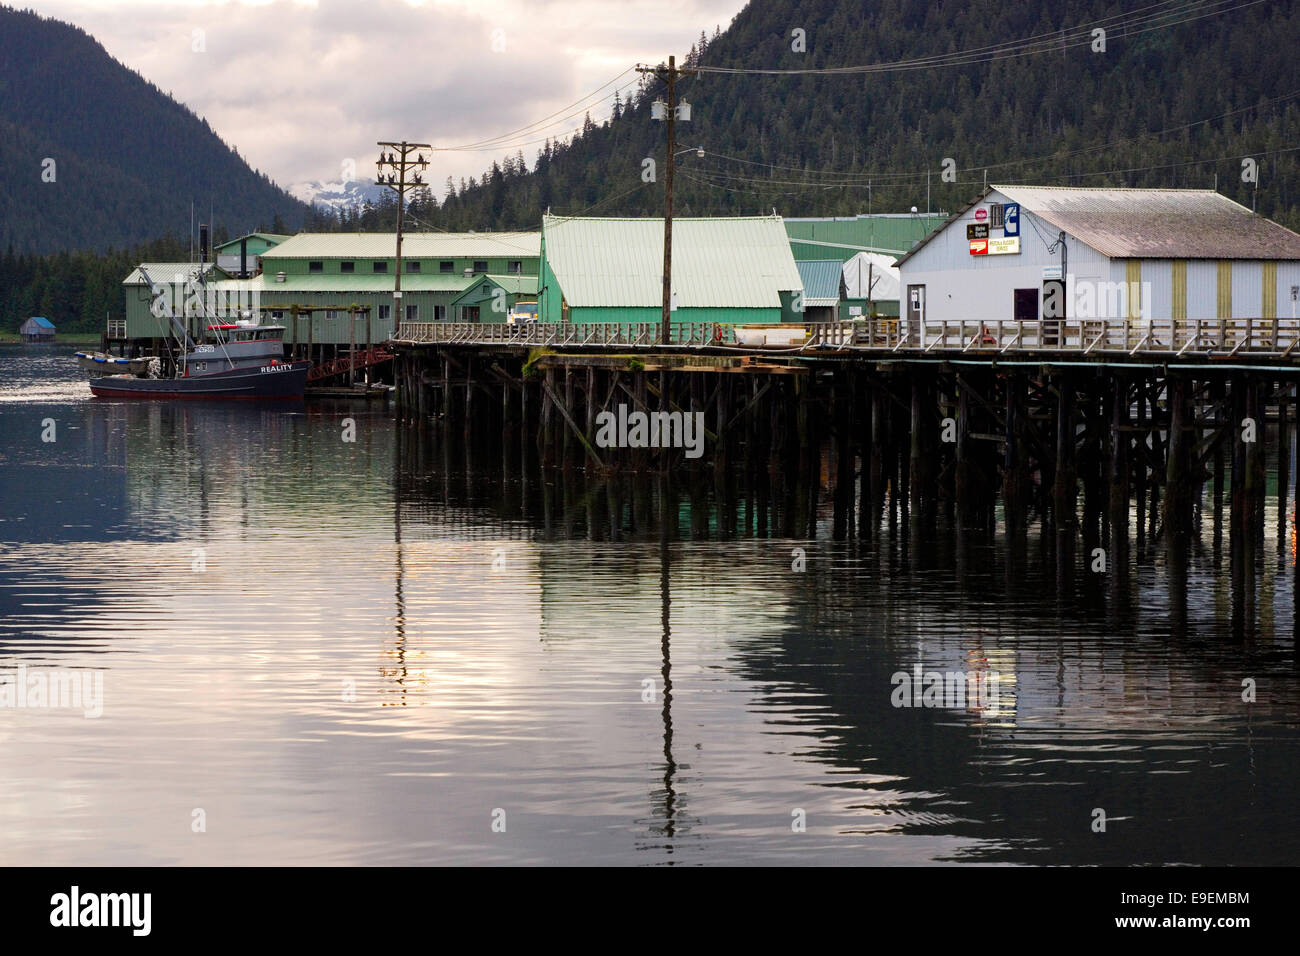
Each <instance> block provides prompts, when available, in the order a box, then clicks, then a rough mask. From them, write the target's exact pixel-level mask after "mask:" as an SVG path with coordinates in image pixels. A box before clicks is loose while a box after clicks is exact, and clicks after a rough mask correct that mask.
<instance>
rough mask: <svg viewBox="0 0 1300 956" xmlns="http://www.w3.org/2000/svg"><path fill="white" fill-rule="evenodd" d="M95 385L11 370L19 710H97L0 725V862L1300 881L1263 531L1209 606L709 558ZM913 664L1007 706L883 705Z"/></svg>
mask: <svg viewBox="0 0 1300 956" xmlns="http://www.w3.org/2000/svg"><path fill="white" fill-rule="evenodd" d="M69 351H70V350H69V349H67V348H63V347H55V348H50V347H9V346H6V347H0V677H2V676H4V675H6V674H7V675H10V679H13V675H17V674H18V673H20V671H19V668H20V667H21V668H25V671H23V672H22V673H26V674H28V675H30V674H33V673H37V674H49V673H55V672H57V673H60V674H71V673H74V672H75V673H76V674H77V675H79V676H82V675H92V674H98V675H101V676H102V701H101V703H102V714H101V715H100V716H98V717H87V716H85V713H84V709H82V708H72V707H64V708H56V707H36V706H8V707H0V766H3V767H4V771H5V772H4V774H3V775H0V832H3V833H4V835H5V839H4V841H3V844H0V863H4V864H170V863H186V864H309V863H324V864H347V863H358V864H395V863H417V864H418V863H512V864H515V863H518V864H529V863H561V864H567V863H615V864H635V865H640V864H670V863H678V864H733V863H739V864H750V863H777V864H822V863H836V864H924V863H943V864H961V863H990V864H1097V863H1103V864H1154V863H1179V864H1234V863H1241V864H1260V863H1294V862H1295V860H1296V859H1298V858H1300V814H1298V813H1297V804H1296V800H1295V792H1296V789H1297V785H1298V784H1300V681H1298V679H1297V677H1298V675H1297V656H1296V635H1297V621H1298V619H1297V609H1296V601H1295V594H1296V567H1295V560H1294V554H1293V550H1292V545H1291V542H1290V538H1289V533H1287V532H1286V531H1284V532H1283V534H1282V535H1281V540H1280V542H1279V539H1278V537H1276V536H1275V532H1276V529H1277V528H1278V526H1279V522H1278V515H1277V514H1276V512H1275V510H1270V512H1269V516H1268V522H1267V527H1268V528H1269V531H1268V537H1267V539H1266V546H1265V547H1264V549H1263V553H1262V557H1261V559H1260V562H1259V566H1258V568H1257V573H1256V579H1255V582H1254V584H1255V589H1256V590H1255V592H1254V595H1253V600H1252V601H1251V602H1242V601H1240V600H1238V598H1239V597H1240V595H1236V594H1234V592H1233V583H1232V581H1231V578H1230V575H1229V572H1228V547H1227V533H1226V530H1224V532H1223V534H1222V536H1221V537H1220V538H1216V536H1215V534H1214V529H1213V527H1212V521H1211V520H1210V517H1209V516H1208V515H1206V516H1205V517H1204V518H1203V520H1202V521H1201V525H1200V529H1201V530H1200V536H1199V538H1198V539H1197V540H1196V541H1195V542H1194V546H1193V548H1192V549H1191V551H1190V552H1189V554H1188V555H1187V563H1186V570H1185V572H1184V571H1182V570H1181V569H1176V568H1174V567H1172V566H1171V564H1170V563H1169V562H1168V560H1167V557H1166V555H1165V554H1164V552H1163V551H1162V550H1161V549H1160V548H1158V547H1154V546H1152V545H1151V544H1150V543H1147V544H1145V545H1143V546H1141V547H1138V546H1137V544H1136V542H1134V546H1133V551H1132V554H1131V557H1130V560H1129V562H1128V565H1127V567H1126V568H1125V569H1124V570H1123V571H1122V572H1120V573H1110V574H1107V575H1093V574H1090V573H1088V571H1087V568H1086V567H1085V564H1086V562H1085V560H1084V558H1083V557H1080V559H1079V561H1080V567H1079V570H1078V573H1077V574H1071V575H1063V574H1061V573H1059V572H1060V569H1059V568H1057V567H1056V566H1055V564H1054V557H1053V555H1054V549H1053V547H1052V543H1051V542H1044V541H1040V539H1039V538H1038V536H1037V533H1036V529H1031V531H1030V533H1029V536H1028V538H1027V539H1026V540H1024V541H1023V542H1022V543H1021V544H1018V545H1017V544H1013V543H1010V542H1008V541H1007V540H1006V539H1005V538H1004V536H1003V535H1002V534H1001V532H1000V531H999V533H997V534H996V535H994V536H993V537H992V538H991V539H984V538H970V537H961V536H958V535H957V534H956V533H955V532H952V531H951V530H949V529H948V528H947V527H946V525H944V524H943V523H942V522H941V523H940V527H939V529H938V531H937V532H936V533H935V534H933V535H927V536H926V537H925V539H924V540H922V539H921V538H919V537H918V536H917V535H915V534H912V533H909V532H908V531H905V530H898V529H896V530H894V531H892V532H891V531H890V529H889V528H888V527H887V526H886V525H883V524H882V527H881V531H880V534H879V535H878V536H877V537H876V538H875V539H874V540H873V541H872V542H869V543H854V542H849V543H836V542H832V541H830V540H828V538H829V514H827V515H826V520H825V522H823V530H824V532H825V533H824V534H823V535H821V536H819V537H818V538H817V539H815V540H791V539H785V538H773V537H759V536H757V535H751V534H748V533H746V531H745V528H746V520H745V519H744V517H743V516H742V518H741V520H740V521H739V527H740V530H739V532H738V533H736V534H734V535H729V534H720V533H718V530H717V529H718V522H717V520H716V519H717V514H716V509H715V508H714V507H713V505H712V503H711V502H710V501H700V500H699V499H698V498H697V499H695V500H694V502H692V499H691V497H690V495H688V494H686V493H684V492H681V493H679V489H677V488H676V486H675V485H669V486H667V487H660V485H659V483H658V481H657V479H649V480H648V481H645V482H641V483H639V487H638V483H631V485H630V486H629V487H626V488H623V487H620V488H619V489H618V490H617V492H615V490H614V489H612V488H609V487H605V486H599V485H595V484H586V483H584V481H585V480H584V479H583V478H582V477H581V476H570V477H569V478H564V477H563V476H562V475H557V476H555V478H554V479H553V480H552V481H551V483H550V484H547V483H546V482H543V481H542V480H541V478H540V477H539V476H537V475H533V476H532V477H530V478H529V479H527V480H521V479H520V478H518V477H517V476H516V475H514V474H513V473H512V472H511V471H510V470H509V469H505V470H504V471H503V468H502V466H501V461H500V459H497V460H496V461H495V462H494V461H492V460H486V461H484V460H482V459H475V458H473V457H469V456H466V455H465V454H464V453H463V452H461V451H457V450H455V449H450V448H448V449H446V450H445V454H444V453H443V450H441V449H440V450H439V451H438V452H437V453H436V454H432V455H429V456H428V460H427V462H426V463H425V464H424V465H422V466H421V467H420V468H419V469H413V468H411V467H409V466H403V467H402V468H399V467H398V462H399V461H401V462H408V461H409V460H410V458H411V456H410V446H411V442H412V441H413V439H412V437H411V436H410V434H409V433H407V432H405V431H404V430H403V429H401V428H400V427H399V426H398V425H397V424H396V423H395V422H394V421H393V420H392V418H391V417H390V416H389V415H388V414H387V413H386V412H385V411H384V410H382V409H381V408H380V407H378V406H371V407H366V406H363V405H360V404H353V405H337V406H330V405H318V404H307V405H296V406H293V405H291V406H287V407H286V406H278V407H270V406H267V407H249V406H241V405H239V404H229V405H220V404H183V403H178V404H162V403H156V404H147V403H114V402H104V401H97V400H94V399H92V398H91V396H90V394H89V390H88V388H87V387H86V385H85V384H84V382H83V381H82V380H81V379H80V377H79V374H78V372H77V371H76V368H75V364H74V363H73V362H72V361H71V360H70V359H69V358H68V357H67V353H68V352H69ZM347 417H352V418H353V419H355V425H356V441H355V442H345V441H343V440H342V437H341V436H342V433H343V419H345V418H347ZM51 420H52V422H53V424H54V438H55V440H54V441H43V440H42V438H43V434H44V435H45V436H46V437H48V428H49V423H50V421H51ZM664 501H671V502H672V505H671V507H670V508H669V509H667V510H670V511H671V512H672V513H673V514H674V515H675V516H676V520H675V521H674V522H673V524H672V526H671V528H669V529H665V528H664V527H663V525H662V523H661V522H658V521H657V520H653V516H654V515H655V514H657V513H660V511H662V510H664V509H662V508H661V505H662V503H663V502H664ZM746 507H747V505H746V503H745V502H743V501H742V502H741V503H740V508H742V509H744V508H746ZM1274 507H1275V506H1274V504H1273V502H1272V501H1270V504H1269V508H1270V509H1274ZM700 509H707V514H705V517H704V518H703V519H702V518H701V514H703V513H704V512H701V510H700ZM611 513H613V514H614V515H615V517H614V518H613V519H610V518H609V515H610V514H611ZM692 514H694V517H693V518H692ZM647 515H649V516H650V517H647ZM1282 524H1283V527H1284V528H1286V527H1287V523H1286V522H1285V521H1284V522H1282ZM796 549H802V552H803V556H804V560H805V561H806V568H805V569H804V570H802V571H797V570H794V569H793V567H794V566H798V565H799V563H800V562H799V558H798V555H797V554H796V553H795V551H796ZM1243 603H1244V605H1245V606H1246V607H1247V609H1248V611H1247V613H1248V614H1249V619H1248V620H1245V621H1243V620H1241V619H1240V615H1241V611H1240V608H1241V607H1242V606H1243ZM917 665H920V666H921V668H922V670H923V671H924V672H940V673H949V672H961V673H966V674H974V675H977V676H978V679H979V681H980V682H981V683H980V686H981V687H982V688H984V689H985V690H987V689H989V688H992V689H993V690H994V697H993V701H992V703H990V701H989V699H987V697H985V698H981V700H980V701H979V702H978V703H979V705H980V706H977V705H976V704H974V703H971V702H966V703H965V704H963V703H961V702H960V701H958V702H955V703H954V702H952V701H950V700H942V701H939V702H938V703H939V704H940V706H933V707H928V706H927V707H897V706H894V703H895V701H894V700H893V698H894V697H895V686H894V680H895V675H897V674H899V673H900V672H903V673H907V674H909V675H910V674H911V673H912V672H913V669H914V667H916V666H917ZM1247 679H1249V680H1251V681H1253V682H1254V687H1255V692H1256V699H1255V701H1254V702H1253V703H1246V702H1243V700H1242V692H1243V684H1242V682H1243V680H1247ZM86 686H91V684H90V682H89V681H88V682H87V685H86ZM1098 808H1100V809H1102V810H1104V811H1105V815H1106V819H1107V823H1106V830H1105V832H1104V833H1098V832H1094V820H1095V819H1096V815H1095V811H1096V810H1097V809H1098ZM801 820H805V821H806V829H805V830H804V831H803V832H796V827H794V826H792V824H797V823H798V822H799V821H801ZM196 821H198V822H201V823H202V827H199V826H198V822H196ZM494 822H495V823H496V828H495V829H494ZM502 826H504V832H498V831H499V830H501V829H502ZM196 830H197V831H198V832H196Z"/></svg>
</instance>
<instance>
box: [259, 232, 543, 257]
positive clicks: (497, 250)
mask: <svg viewBox="0 0 1300 956" xmlns="http://www.w3.org/2000/svg"><path fill="white" fill-rule="evenodd" d="M539 241H540V239H539V234H538V233H536V232H459V233H458V232H404V233H402V255H403V256H404V257H405V258H407V259H439V258H441V259H489V258H492V259H535V258H537V256H538V243H539ZM396 249H397V236H396V234H394V233H391V232H301V233H299V234H298V235H296V236H293V237H292V238H289V239H286V240H285V241H284V242H282V243H280V244H279V245H278V246H276V247H275V248H274V249H271V250H268V251H267V252H266V253H264V254H263V256H262V258H263V260H264V261H269V260H275V259H353V258H355V259H392V258H393V257H394V255H395V253H396Z"/></svg>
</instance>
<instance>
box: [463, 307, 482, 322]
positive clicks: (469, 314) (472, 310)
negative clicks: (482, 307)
mask: <svg viewBox="0 0 1300 956" xmlns="http://www.w3.org/2000/svg"><path fill="white" fill-rule="evenodd" d="M461 314H462V315H464V317H465V321H466V322H477V321H478V306H476V305H467V306H465V308H463V309H461Z"/></svg>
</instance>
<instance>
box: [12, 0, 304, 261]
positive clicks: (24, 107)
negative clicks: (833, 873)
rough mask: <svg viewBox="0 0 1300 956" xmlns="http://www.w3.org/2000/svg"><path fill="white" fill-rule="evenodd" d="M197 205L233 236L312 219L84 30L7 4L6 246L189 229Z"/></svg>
mask: <svg viewBox="0 0 1300 956" xmlns="http://www.w3.org/2000/svg"><path fill="white" fill-rule="evenodd" d="M127 15H135V14H134V12H133V13H129V14H127ZM47 160H53V166H50V164H49V163H47V162H46V161H47ZM51 178H52V179H53V181H48V180H49V179H51ZM191 202H193V203H194V205H195V207H196V208H198V209H201V210H202V211H203V218H204V219H205V220H206V219H207V218H208V215H207V213H208V209H209V207H210V205H211V207H212V208H213V209H214V210H215V221H216V225H217V226H218V228H223V229H224V230H225V231H228V232H231V233H234V234H238V233H241V232H245V231H248V230H251V229H256V228H257V227H258V226H263V227H268V228H269V227H270V226H271V225H272V220H273V219H274V218H275V217H277V216H278V217H281V218H282V220H283V225H285V226H289V227H297V226H299V225H301V224H302V222H303V221H304V219H305V217H306V215H307V207H306V206H305V205H304V204H302V203H300V202H298V201H297V200H296V199H294V198H293V197H291V196H290V195H289V194H288V193H286V192H284V191H283V190H281V189H280V188H279V187H277V186H276V185H275V184H274V183H273V182H271V180H270V179H268V178H267V177H266V176H264V175H262V174H261V173H258V172H256V171H254V170H252V169H250V168H249V166H248V164H247V163H245V162H244V160H243V159H242V158H240V156H239V154H238V153H237V152H235V151H234V150H233V149H231V148H230V147H229V146H227V145H226V144H225V143H223V142H222V141H221V139H220V138H219V137H218V136H217V135H216V133H214V132H213V131H212V129H211V128H210V127H209V126H208V124H207V122H206V121H205V120H202V119H199V118H198V117H197V116H195V115H194V114H193V113H192V112H190V110H189V109H188V108H186V107H185V106H183V105H181V104H180V103H178V102H176V100H174V99H172V98H171V97H170V96H168V95H166V94H165V93H163V92H162V91H161V90H159V89H158V88H157V87H155V86H154V85H153V84H152V83H149V82H148V81H147V80H145V79H144V78H142V77H141V76H140V75H139V74H138V73H135V72H133V71H132V70H129V69H127V68H126V67H125V66H123V65H122V64H121V63H119V62H118V61H117V60H114V59H113V58H112V57H111V56H109V55H108V53H107V52H106V51H105V50H104V48H103V47H102V46H100V45H99V43H98V42H96V41H95V40H94V39H93V38H92V37H91V36H89V35H88V34H86V33H85V32H84V31H82V30H80V29H78V28H77V27H74V26H71V25H69V24H66V23H61V22H59V21H57V20H50V19H46V18H43V17H41V16H39V15H37V14H35V13H31V12H27V11H19V10H15V9H12V8H10V7H5V6H0V250H5V249H7V248H9V247H10V246H12V248H13V249H14V250H15V251H16V252H19V253H22V252H53V251H61V250H82V249H95V250H105V249H108V248H110V247H118V248H121V247H125V246H127V245H134V244H137V243H140V242H145V241H149V240H154V239H157V238H159V237H162V236H165V235H168V234H172V235H176V234H182V235H183V234H184V233H185V232H186V231H187V230H188V228H189V221H190V203H191Z"/></svg>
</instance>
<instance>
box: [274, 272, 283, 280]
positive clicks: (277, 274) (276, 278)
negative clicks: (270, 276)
mask: <svg viewBox="0 0 1300 956" xmlns="http://www.w3.org/2000/svg"><path fill="white" fill-rule="evenodd" d="M275 281H276V282H283V281H284V273H283V272H277V273H276V274H275Z"/></svg>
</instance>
